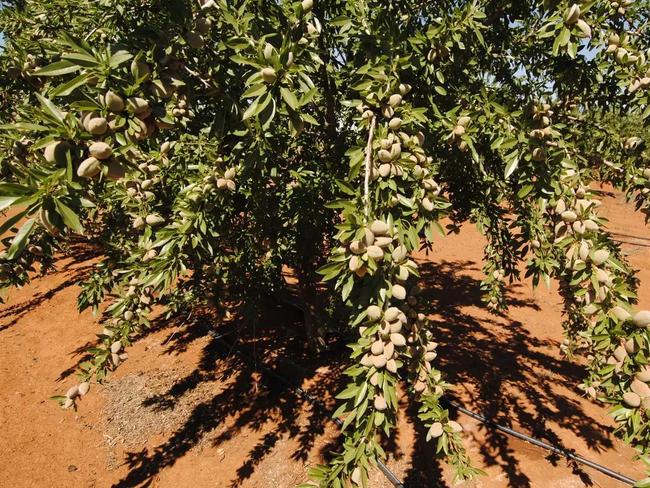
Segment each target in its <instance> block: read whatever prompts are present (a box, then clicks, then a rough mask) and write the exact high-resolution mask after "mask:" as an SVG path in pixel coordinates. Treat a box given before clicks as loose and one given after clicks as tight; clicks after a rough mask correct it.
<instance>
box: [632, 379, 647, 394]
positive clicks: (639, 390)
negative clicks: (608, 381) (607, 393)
mask: <svg viewBox="0 0 650 488" xmlns="http://www.w3.org/2000/svg"><path fill="white" fill-rule="evenodd" d="M630 389H631V390H632V391H633V392H634V393H636V394H637V395H639V397H640V398H645V397H648V396H650V386H648V385H647V384H645V383H644V382H643V381H640V380H637V379H635V380H633V381H632V383H631V384H630Z"/></svg>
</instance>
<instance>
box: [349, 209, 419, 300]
mask: <svg viewBox="0 0 650 488" xmlns="http://www.w3.org/2000/svg"><path fill="white" fill-rule="evenodd" d="M363 231H364V238H363V239H361V240H355V241H352V242H351V243H350V245H349V246H348V250H349V252H350V256H349V261H348V267H349V269H350V271H352V272H353V273H355V274H356V275H357V276H358V277H360V278H363V277H364V276H365V275H366V274H367V273H368V272H370V274H372V273H373V269H374V266H371V267H370V268H368V266H367V263H368V262H369V261H370V260H372V261H373V262H375V263H379V262H381V261H383V260H384V258H385V257H386V256H385V254H388V253H390V260H392V262H393V263H394V264H395V265H396V266H399V265H400V264H402V263H404V261H405V260H406V258H407V255H408V253H407V250H406V248H405V247H404V246H401V245H399V243H397V245H393V242H394V241H396V240H397V236H396V235H392V232H391V229H390V228H389V226H388V224H386V223H385V222H382V221H381V220H375V221H374V222H372V223H371V224H370V225H369V226H367V227H365V228H364V229H363ZM390 248H392V251H391V250H390ZM404 275H405V276H406V278H408V269H406V268H405V272H404ZM394 291H396V293H397V296H400V295H402V293H404V295H405V294H406V290H404V291H403V292H402V290H400V289H396V290H394Z"/></svg>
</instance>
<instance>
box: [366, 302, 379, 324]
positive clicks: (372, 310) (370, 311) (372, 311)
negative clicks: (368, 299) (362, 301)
mask: <svg viewBox="0 0 650 488" xmlns="http://www.w3.org/2000/svg"><path fill="white" fill-rule="evenodd" d="M366 314H367V315H368V319H369V320H371V321H373V322H375V321H376V320H379V319H380V318H381V308H380V307H378V306H377V305H370V306H369V307H368V308H367V309H366Z"/></svg>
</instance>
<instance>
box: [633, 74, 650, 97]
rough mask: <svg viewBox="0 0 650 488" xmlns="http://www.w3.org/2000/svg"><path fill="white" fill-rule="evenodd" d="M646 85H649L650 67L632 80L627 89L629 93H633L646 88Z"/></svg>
mask: <svg viewBox="0 0 650 488" xmlns="http://www.w3.org/2000/svg"><path fill="white" fill-rule="evenodd" d="M648 87H650V69H648V71H646V73H645V75H644V76H639V77H638V78H635V79H634V80H632V83H630V86H629V87H628V90H630V93H634V92H636V91H637V90H639V89H641V90H646V89H648Z"/></svg>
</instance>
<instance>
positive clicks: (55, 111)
mask: <svg viewBox="0 0 650 488" xmlns="http://www.w3.org/2000/svg"><path fill="white" fill-rule="evenodd" d="M36 98H38V100H39V101H40V102H41V105H42V106H43V109H44V110H45V112H47V113H48V114H49V115H51V116H52V117H54V118H55V119H56V120H58V121H59V122H61V123H63V120H64V118H65V117H64V116H63V112H61V110H59V108H58V107H57V106H56V105H54V104H53V103H52V102H51V101H50V100H48V99H47V98H45V97H43V96H41V95H40V94H39V93H37V94H36Z"/></svg>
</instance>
